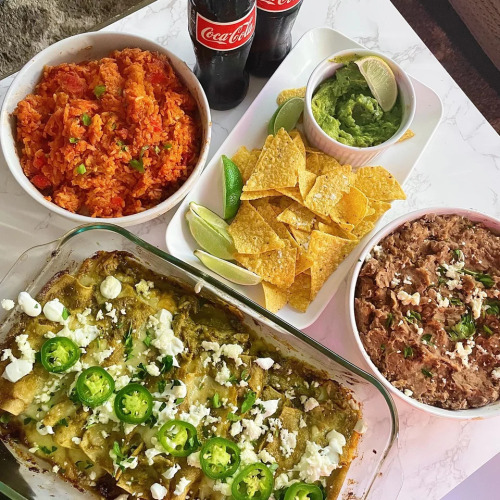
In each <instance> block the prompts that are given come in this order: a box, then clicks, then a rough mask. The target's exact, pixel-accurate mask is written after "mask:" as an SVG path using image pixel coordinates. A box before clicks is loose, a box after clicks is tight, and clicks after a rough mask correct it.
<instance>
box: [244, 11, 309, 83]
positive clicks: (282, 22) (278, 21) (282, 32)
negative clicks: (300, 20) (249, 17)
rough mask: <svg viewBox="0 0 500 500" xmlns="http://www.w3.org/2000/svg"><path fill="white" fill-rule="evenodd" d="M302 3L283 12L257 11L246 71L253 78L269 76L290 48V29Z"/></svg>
mask: <svg viewBox="0 0 500 500" xmlns="http://www.w3.org/2000/svg"><path fill="white" fill-rule="evenodd" d="M301 5H302V2H299V3H298V4H297V5H295V6H294V7H293V8H291V9H290V10H286V11H284V12H268V11H265V10H262V9H257V24H256V26H255V38H254V40H253V42H252V48H251V50H250V55H249V56H248V61H247V69H248V71H249V72H250V73H251V74H252V75H255V76H260V77H266V76H271V75H272V74H273V73H274V72H275V71H276V69H277V68H278V66H279V65H280V64H281V63H282V61H283V59H285V57H286V56H287V54H288V53H289V52H290V49H291V48H292V34H291V32H292V27H293V24H294V23H295V19H296V18H297V15H298V13H299V9H300V6H301Z"/></svg>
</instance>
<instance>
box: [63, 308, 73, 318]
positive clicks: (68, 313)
mask: <svg viewBox="0 0 500 500" xmlns="http://www.w3.org/2000/svg"><path fill="white" fill-rule="evenodd" d="M70 314H71V313H70V312H69V311H68V309H66V308H63V312H62V315H61V316H62V319H64V320H67V319H68V318H69V316H70Z"/></svg>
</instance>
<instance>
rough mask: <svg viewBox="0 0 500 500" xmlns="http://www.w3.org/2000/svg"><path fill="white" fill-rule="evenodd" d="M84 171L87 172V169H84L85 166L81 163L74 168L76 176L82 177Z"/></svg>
mask: <svg viewBox="0 0 500 500" xmlns="http://www.w3.org/2000/svg"><path fill="white" fill-rule="evenodd" d="M86 171H87V169H86V168H85V165H84V164H83V163H80V165H78V167H76V173H77V174H81V175H83V174H84V173H85V172H86Z"/></svg>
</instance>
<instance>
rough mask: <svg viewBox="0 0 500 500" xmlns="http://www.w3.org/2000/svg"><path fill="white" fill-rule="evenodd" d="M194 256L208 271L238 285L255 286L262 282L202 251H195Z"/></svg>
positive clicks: (249, 272)
mask: <svg viewBox="0 0 500 500" xmlns="http://www.w3.org/2000/svg"><path fill="white" fill-rule="evenodd" d="M194 254H195V256H196V257H198V259H200V261H201V262H202V263H203V265H205V266H206V267H207V268H208V269H210V271H213V272H214V273H217V274H218V275H219V276H222V277H223V278H226V279H227V280H228V281H231V282H232V283H237V284H238V285H257V284H258V283H260V282H261V281H262V279H261V277H260V276H258V275H257V274H255V273H252V272H251V271H247V270H246V269H245V268H243V267H240V266H237V265H236V264H232V263H231V262H227V261H225V260H222V259H218V258H217V257H214V256H213V255H210V254H209V253H207V252H204V251H203V250H195V251H194Z"/></svg>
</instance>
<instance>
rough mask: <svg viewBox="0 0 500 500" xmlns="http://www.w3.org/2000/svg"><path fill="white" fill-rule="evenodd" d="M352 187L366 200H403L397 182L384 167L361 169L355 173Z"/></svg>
mask: <svg viewBox="0 0 500 500" xmlns="http://www.w3.org/2000/svg"><path fill="white" fill-rule="evenodd" d="M354 186H355V187H357V188H358V189H359V190H360V191H362V192H363V193H364V194H365V195H366V196H367V197H368V198H373V199H374V200H379V201H393V200H405V199H406V195H405V193H404V191H403V189H402V188H401V186H400V185H399V182H398V181H397V180H396V179H395V177H394V176H393V175H391V174H390V173H389V172H388V171H387V170H386V169H385V168H384V167H361V168H359V169H358V170H357V172H356V178H355V180H354Z"/></svg>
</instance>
